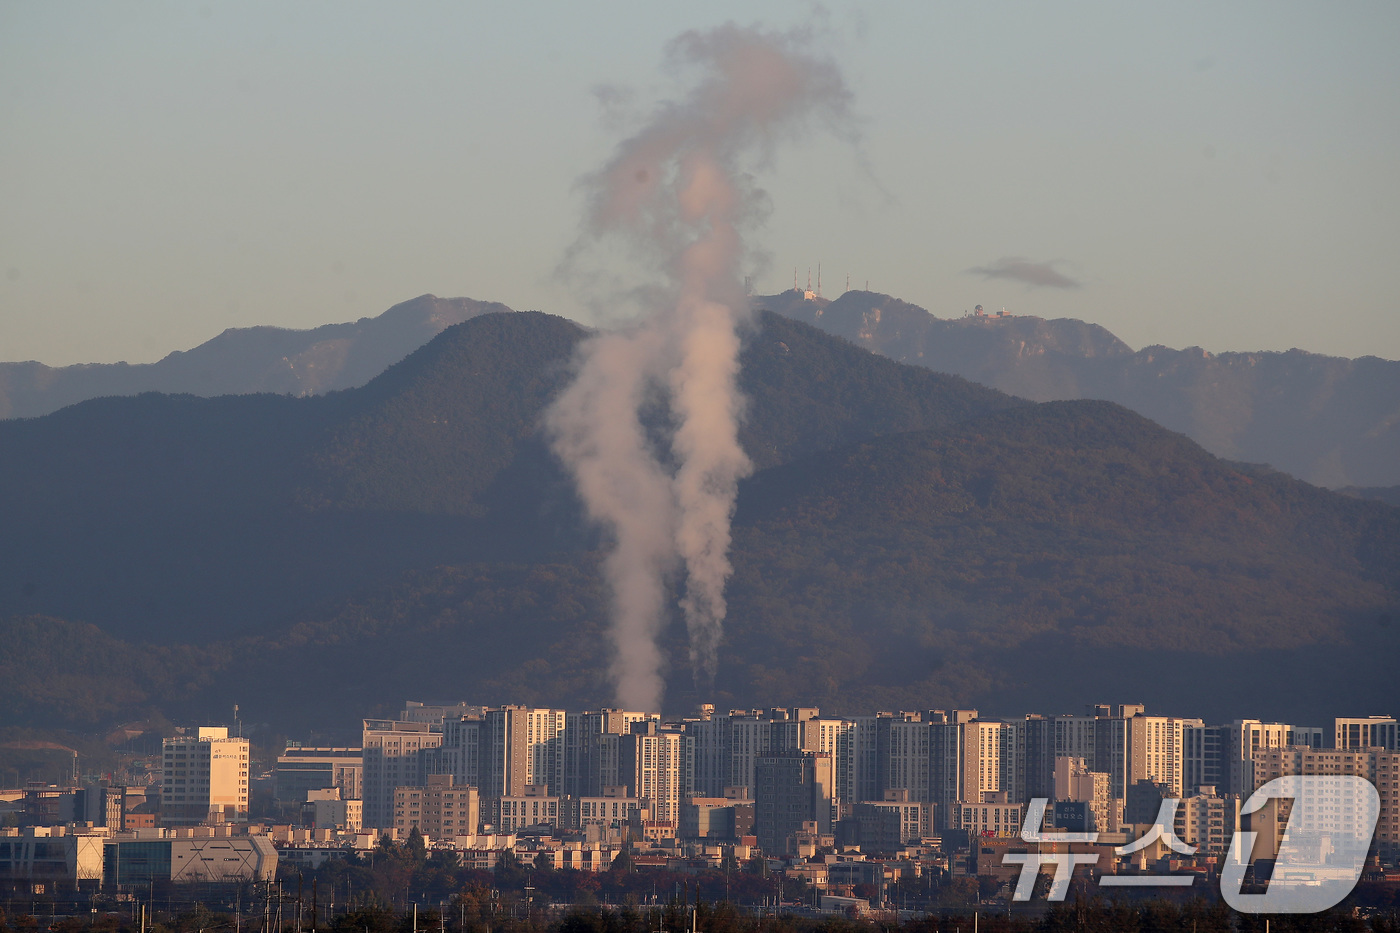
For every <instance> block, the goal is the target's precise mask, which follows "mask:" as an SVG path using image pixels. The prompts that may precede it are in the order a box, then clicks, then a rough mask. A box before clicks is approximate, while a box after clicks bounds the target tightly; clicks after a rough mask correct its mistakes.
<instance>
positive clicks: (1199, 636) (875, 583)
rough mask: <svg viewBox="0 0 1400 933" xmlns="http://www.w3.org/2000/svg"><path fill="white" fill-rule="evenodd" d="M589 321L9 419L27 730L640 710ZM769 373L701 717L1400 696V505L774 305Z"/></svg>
mask: <svg viewBox="0 0 1400 933" xmlns="http://www.w3.org/2000/svg"><path fill="white" fill-rule="evenodd" d="M583 334H584V331H583V330H582V329H581V328H579V327H578V325H576V324H574V323H573V322H570V321H566V320H564V319H562V318H558V317H554V316H551V315H545V314H541V313H538V312H512V313H509V314H497V315H482V316H479V317H476V318H473V319H471V320H468V321H465V322H463V323H460V324H457V325H453V326H451V327H449V328H447V329H446V330H444V331H443V332H442V333H441V334H440V335H439V336H438V337H436V338H434V340H433V341H432V342H430V343H429V344H428V345H426V346H424V347H422V348H420V349H419V350H417V351H415V352H414V353H412V354H410V355H409V356H408V357H406V358H405V359H404V360H403V361H402V362H400V363H399V364H396V366H394V367H391V368H390V369H389V370H388V371H386V372H385V373H383V374H381V375H380V376H379V377H376V379H375V380H371V382H370V383H368V384H366V385H365V386H363V387H359V388H355V389H347V390H342V391H339V392H333V393H329V394H327V395H323V396H312V397H305V398H294V397H289V396H285V395H252V396H225V397H221V398H215V399H201V398H196V397H192V396H159V395H151V396H140V397H134V398H107V399H97V400H92V401H89V402H85V403H82V404H80V405H76V406H72V407H70V408H67V409H64V410H63V411H60V412H58V413H55V414H53V415H49V416H46V417H44V418H37V419H27V420H11V421H5V422H0V521H3V522H4V523H5V527H6V528H7V529H8V530H9V531H10V534H9V535H8V536H6V537H5V538H3V539H0V638H3V639H4V644H5V645H6V649H7V650H6V652H4V656H3V658H0V713H3V714H4V715H5V716H8V717H12V718H13V719H16V720H20V719H23V720H25V721H28V722H31V723H32V722H39V721H43V722H48V723H68V724H74V723H87V724H97V723H103V722H108V721H114V720H117V719H120V718H135V717H138V716H142V715H145V714H147V713H153V712H162V711H164V712H166V713H167V714H168V713H170V712H174V711H175V710H176V709H178V710H180V711H182V712H183V714H184V715H185V716H194V715H215V714H217V713H218V711H219V710H222V709H225V708H227V706H228V704H229V703H230V702H239V703H240V705H242V706H243V708H244V709H245V710H247V714H248V716H249V718H252V719H256V720H258V721H265V722H274V721H277V722H282V723H285V724H286V725H287V726H289V727H290V726H296V727H299V728H300V727H307V726H312V725H315V724H317V723H318V722H321V723H324V721H325V720H326V719H327V718H328V717H335V716H344V715H345V712H346V710H347V709H353V710H354V713H353V715H359V714H360V712H359V711H360V710H374V709H380V708H385V706H386V704H388V705H392V704H394V703H396V702H398V701H399V700H401V699H402V695H403V694H405V693H406V692H416V693H434V694H443V695H447V694H457V693H460V692H461V684H463V683H470V684H471V685H472V690H473V692H474V694H475V696H474V699H476V700H479V701H481V702H526V703H541V704H549V705H557V706H569V707H573V706H583V705H589V706H595V705H607V704H610V703H611V702H612V697H611V690H610V686H609V684H608V682H607V679H606V671H607V670H608V666H609V656H608V651H609V648H608V644H609V642H608V640H607V638H606V636H605V629H606V600H605V598H604V591H603V588H602V583H601V578H600V575H599V573H598V572H597V562H598V561H599V559H600V557H601V555H600V553H599V546H600V536H599V534H598V532H597V531H596V530H595V529H591V528H589V527H588V526H587V525H586V523H585V522H584V521H583V519H582V517H581V516H582V513H581V509H580V507H579V504H578V502H577V499H576V497H575V496H574V494H573V489H572V484H571V483H570V482H569V480H568V477H567V475H566V474H565V473H564V471H563V469H562V467H560V465H559V464H558V463H557V462H556V461H555V460H554V458H553V457H552V455H551V454H550V452H549V448H548V443H547V439H546V438H545V437H544V436H543V435H542V433H541V430H540V419H539V412H540V411H541V410H542V407H543V405H545V404H547V401H548V399H549V398H550V397H552V392H554V391H557V389H558V387H559V386H561V385H562V384H563V382H564V381H565V380H566V379H567V378H568V374H569V372H570V366H571V365H572V364H571V360H572V353H573V348H574V347H575V346H576V345H577V342H578V340H580V339H581V338H582V336H583ZM742 380H743V383H742V384H743V388H744V391H745V392H746V393H747V394H748V396H749V399H750V401H749V406H748V415H747V420H746V421H745V423H744V425H743V428H742V431H743V438H744V444H745V446H746V449H748V450H749V451H750V455H751V456H752V457H753V459H754V461H755V466H756V472H755V474H754V476H752V477H751V478H749V479H748V480H746V481H744V482H743V483H742V484H741V487H740V497H739V502H738V510H737V513H736V516H735V523H734V548H733V552H732V555H731V558H732V561H733V564H734V567H735V574H734V577H733V578H732V581H731V585H730V588H729V592H728V598H729V604H730V617H729V621H728V622H727V624H726V625H727V627H726V636H725V641H724V643H723V645H722V646H721V666H720V675H719V678H718V680H717V681H716V682H715V683H714V684H713V685H706V684H703V683H695V682H693V681H692V679H691V677H690V675H689V672H688V664H687V660H686V657H687V652H686V646H685V643H684V634H683V630H684V629H683V626H681V625H679V624H671V625H669V626H668V627H667V629H666V632H665V634H664V636H663V643H662V648H663V651H664V653H665V655H666V657H667V658H668V660H669V665H670V684H671V689H670V693H669V694H668V697H667V708H668V709H669V710H676V711H681V710H686V709H689V708H691V707H693V705H694V703H696V702H699V701H702V700H703V701H708V702H717V703H718V704H720V705H728V706H733V707H755V706H766V705H784V704H791V703H801V704H811V705H821V706H823V707H826V708H828V709H831V710H833V711H849V712H857V711H860V710H862V709H864V710H866V711H869V710H871V709H875V708H889V709H900V708H928V707H933V706H940V705H945V706H947V705H951V706H975V707H977V708H981V709H983V710H984V711H1000V710H1006V711H1007V712H1008V713H1012V712H1015V705H1016V704H1017V703H1021V702H1024V703H1025V704H1026V705H1025V706H1024V709H1044V710H1048V711H1055V710H1062V709H1066V708H1070V709H1072V708H1075V707H1076V706H1079V705H1082V702H1089V701H1090V699H1091V698H1089V697H1086V696H1085V695H1084V694H1085V691H1086V690H1088V691H1092V692H1093V693H1094V694H1095V696H1096V697H1099V698H1101V697H1102V695H1103V693H1104V691H1105V690H1107V689H1108V685H1109V684H1112V683H1119V684H1120V687H1117V688H1115V689H1130V690H1131V691H1132V692H1133V694H1134V696H1135V698H1142V699H1147V701H1148V702H1150V703H1153V704H1154V706H1156V707H1158V708H1162V707H1167V708H1174V709H1177V710H1181V711H1182V712H1189V713H1191V714H1199V715H1216V714H1220V715H1226V714H1229V715H1236V716H1237V715H1244V714H1246V712H1248V713H1249V714H1253V713H1254V712H1255V711H1258V712H1261V713H1263V714H1265V715H1276V716H1280V717H1288V716H1292V717H1294V718H1295V719H1296V718H1298V717H1300V716H1305V715H1306V714H1307V711H1308V710H1312V709H1316V708H1319V707H1321V706H1323V705H1324V704H1326V703H1327V702H1329V698H1335V697H1342V698H1344V699H1345V701H1346V703H1347V704H1348V705H1350V704H1352V703H1353V702H1356V703H1365V704H1371V703H1375V702H1379V701H1380V700H1383V699H1384V698H1385V696H1387V695H1388V694H1387V693H1386V691H1387V690H1388V689H1389V688H1388V684H1389V682H1390V680H1389V675H1388V674H1387V673H1385V672H1386V671H1387V670H1388V669H1389V666H1393V664H1394V663H1395V662H1396V660H1397V659H1400V645H1397V640H1398V639H1400V626H1397V625H1395V624H1394V620H1395V619H1397V618H1400V511H1397V510H1396V509H1395V508H1394V507H1392V506H1388V505H1385V504H1383V503H1380V502H1372V501H1366V500H1361V499H1355V498H1348V497H1345V496H1342V495H1338V494H1335V493H1332V492H1328V491H1326V490H1322V489H1318V488H1316V487H1312V486H1309V485H1308V484H1306V483H1302V482H1299V481H1297V480H1294V479H1292V478H1290V477H1288V476H1286V475H1284V474H1281V473H1276V472H1275V473H1271V472H1268V471H1266V470H1262V469H1259V468H1255V467H1250V466H1247V465H1242V464H1237V463H1230V462H1226V461H1222V460H1220V459H1219V458H1217V457H1215V456H1214V455H1212V454H1210V453H1209V452H1207V451H1205V450H1203V449H1201V448H1200V447H1199V446H1198V445H1196V444H1195V443H1194V442H1193V441H1191V440H1190V439H1189V438H1187V437H1185V436H1184V435H1181V434H1179V433H1176V432H1172V431H1169V430H1167V429H1165V428H1162V427H1161V426H1159V425H1157V424H1155V423H1153V422H1151V421H1149V420H1148V419H1146V418H1144V417H1142V416H1141V415H1138V414H1135V413H1133V412H1131V411H1129V410H1127V409H1125V408H1123V407H1122V406H1119V405H1116V404H1113V403H1109V402H1099V401H1083V400H1071V401H1060V402H1051V403H1040V404H1034V403H1029V402H1025V401H1023V400H1019V399H1015V398H1012V397H1010V396H1007V395H1005V394H1003V393H1000V392H997V391H996V390H994V389H990V388H987V387H984V386H981V385H977V384H975V383H971V382H968V381H967V380H965V379H962V378H960V377H957V376H950V375H945V374H941V373H936V372H932V371H930V370H928V369H925V368H920V367H915V366H909V365H905V364H900V363H897V362H895V361H893V360H890V359H888V358H884V357H880V356H876V355H873V354H871V353H870V352H868V351H866V350H863V349H861V348H859V347H857V346H855V345H853V344H851V343H850V342H848V341H845V340H844V339H840V338H836V337H833V336H831V335H828V334H824V333H822V332H821V331H819V330H817V329H815V328H813V327H810V326H808V325H805V324H802V323H800V322H797V321H794V320H791V319H789V318H784V317H782V316H780V315H778V314H776V313H760V314H759V315H757V318H756V321H755V324H754V327H753V329H751V330H750V331H748V332H747V334H746V342H745V348H744V367H743V376H742ZM674 609H675V607H674V606H673V607H672V610H673V611H674ZM675 621H676V620H674V619H673V622H675ZM1362 646H1364V649H1365V650H1359V649H1360V648H1361V647H1362ZM1164 659H1170V663H1168V662H1167V661H1166V660H1164ZM1260 659H1265V660H1266V661H1267V664H1266V666H1265V667H1263V668H1261V667H1260V664H1261V663H1262V662H1261V661H1260ZM56 664H62V665H65V666H64V667H63V669H62V677H57V675H55V676H54V677H50V676H49V674H50V672H54V671H55V665H56ZM113 665H115V666H116V667H117V668H119V670H114V667H113ZM123 671H126V672H127V673H123ZM1128 671H1135V672H1136V673H1135V674H1134V675H1133V676H1129V675H1128V674H1127V673H1126V672H1128ZM1277 672H1286V673H1287V675H1288V678H1287V679H1286V680H1282V681H1281V680H1280V679H1279V676H1276V674H1277ZM1207 676H1209V677H1211V678H1215V679H1216V680H1218V681H1219V683H1218V684H1215V685H1213V686H1210V687H1209V688H1208V690H1207V688H1206V687H1205V686H1204V683H1205V682H1204V681H1202V680H1201V678H1202V677H1207ZM1309 676H1310V677H1311V679H1310V680H1309V679H1308V677H1309ZM1115 677H1116V678H1118V680H1117V681H1114V679H1113V678H1115ZM84 685H87V686H84ZM1202 691H1207V692H1206V693H1203V692H1202ZM1329 691H1330V692H1329ZM1378 698H1379V699H1378ZM1232 704H1233V705H1232ZM1266 711H1267V712H1266Z"/></svg>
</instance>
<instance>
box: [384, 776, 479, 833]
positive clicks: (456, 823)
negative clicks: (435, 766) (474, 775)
mask: <svg viewBox="0 0 1400 933" xmlns="http://www.w3.org/2000/svg"><path fill="white" fill-rule="evenodd" d="M393 813H394V816H393V825H394V829H396V830H398V831H399V833H400V834H405V833H407V832H409V830H411V829H412V828H413V827H414V826H417V827H418V831H419V832H420V833H422V834H423V835H425V836H432V837H433V838H437V837H439V836H466V835H472V834H475V833H476V831H477V829H478V828H479V826H480V824H481V798H480V796H479V795H478V793H477V790H476V788H475V787H471V786H470V785H468V786H464V787H463V786H457V785H456V784H455V783H454V781H453V777H452V775H450V774H430V775H428V783H426V784H422V785H414V786H410V787H396V788H394V803H393Z"/></svg>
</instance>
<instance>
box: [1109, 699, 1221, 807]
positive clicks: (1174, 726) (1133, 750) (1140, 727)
mask: <svg viewBox="0 0 1400 933" xmlns="http://www.w3.org/2000/svg"><path fill="white" fill-rule="evenodd" d="M1127 723H1128V750H1129V757H1128V774H1127V781H1128V784H1130V785H1131V784H1135V783H1137V782H1138V781H1155V782H1157V783H1159V784H1165V785H1167V787H1168V788H1169V789H1170V790H1171V796H1173V797H1181V796H1182V795H1183V793H1184V789H1185V783H1186V782H1185V778H1186V754H1185V744H1184V742H1183V732H1184V730H1185V728H1186V727H1187V726H1191V727H1194V728H1199V727H1200V726H1202V725H1203V723H1202V722H1201V720H1199V719H1178V718H1176V717H1175V716H1148V715H1147V714H1146V713H1139V714H1137V715H1136V716H1134V717H1132V718H1131V719H1129V720H1127Z"/></svg>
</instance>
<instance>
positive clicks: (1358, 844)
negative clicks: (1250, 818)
mask: <svg viewBox="0 0 1400 933" xmlns="http://www.w3.org/2000/svg"><path fill="white" fill-rule="evenodd" d="M1284 801H1291V806H1290V807H1288V808H1287V809H1285V810H1283V811H1279V810H1278V809H1276V808H1278V807H1281V806H1284V804H1283V802H1284ZM1046 802H1047V801H1046V799H1045V798H1043V797H1037V798H1036V799H1034V800H1032V801H1030V803H1029V804H1028V805H1027V806H1026V819H1025V822H1024V823H1022V825H1021V839H1022V840H1023V841H1025V842H1029V843H1095V842H1098V839H1099V834H1098V833H1096V832H1092V833H1042V832H1041V831H1040V827H1041V826H1042V825H1043V822H1044V819H1045V805H1046ZM1180 802H1181V801H1180V800H1179V799H1178V798H1168V799H1166V800H1163V801H1162V805H1161V808H1160V809H1159V810H1158V811H1157V819H1156V821H1155V822H1154V823H1153V824H1152V827H1151V828H1150V829H1149V830H1148V831H1147V833H1145V834H1144V835H1143V836H1142V837H1141V838H1139V839H1136V840H1134V841H1132V842H1129V843H1127V844H1126V845H1121V846H1116V847H1114V850H1113V852H1114V854H1115V855H1131V854H1133V853H1134V852H1138V851H1141V850H1142V849H1145V848H1147V847H1148V846H1150V845H1152V844H1153V843H1156V842H1160V843H1161V844H1163V845H1165V846H1166V847H1167V848H1168V849H1170V850H1171V851H1173V852H1177V853H1180V854H1182V855H1194V854H1195V853H1196V847H1195V846H1193V845H1189V844H1187V843H1185V842H1183V841H1182V840H1181V839H1179V838H1178V837H1177V836H1176V833H1175V831H1174V830H1173V827H1174V825H1175V822H1176V808H1177V806H1178V804H1180ZM1270 804H1273V805H1274V806H1273V808H1269V809H1265V808H1266V807H1269V805H1270ZM1380 810H1381V801H1380V795H1379V794H1378V793H1377V792H1376V788H1375V787H1374V786H1373V785H1372V784H1371V782H1370V781H1367V780H1366V779H1365V778H1362V777H1357V776H1355V775H1340V774H1339V775H1311V774H1308V775H1294V776H1290V777H1281V778H1276V779H1274V780H1272V781H1270V782H1268V783H1267V784H1265V785H1264V786H1263V787H1260V788H1259V789H1258V790H1256V791H1255V792H1254V793H1253V794H1251V795H1250V797H1249V800H1247V801H1246V802H1245V804H1244V806H1243V807H1242V808H1241V810H1240V813H1241V815H1249V814H1253V815H1254V817H1255V819H1256V820H1260V821H1264V824H1263V825H1264V826H1270V822H1272V823H1273V824H1274V825H1275V826H1276V825H1277V822H1278V817H1277V814H1278V813H1279V812H1283V813H1285V814H1286V823H1285V825H1284V828H1283V838H1282V839H1281V840H1280V842H1279V844H1278V856H1277V858H1276V859H1275V861H1274V870H1273V874H1272V875H1271V876H1270V878H1269V883H1268V887H1267V889H1266V890H1265V892H1264V893H1263V894H1245V893H1243V891H1242V890H1241V888H1242V887H1243V883H1244V876H1245V868H1246V867H1247V865H1248V864H1249V861H1250V856H1251V854H1252V853H1253V850H1254V847H1255V843H1256V841H1258V840H1259V837H1260V836H1261V835H1266V834H1264V833H1262V832H1261V829H1262V828H1263V827H1260V828H1256V829H1253V830H1250V831H1241V832H1237V833H1235V835H1234V838H1233V839H1232V840H1231V842H1230V852H1229V855H1227V856H1226V859H1225V864H1224V866H1223V868H1222V869H1221V872H1220V896H1221V897H1222V898H1224V900H1225V903H1226V904H1229V905H1230V906H1231V907H1233V908H1234V909H1235V910H1238V911H1241V912H1243V913H1255V914H1285V913H1287V914H1309V913H1317V912H1318V911H1322V910H1326V909H1327V908H1329V907H1333V906H1335V905H1336V904H1338V903H1340V902H1341V900H1342V899H1343V898H1345V897H1346V896H1347V895H1348V894H1350V893H1351V891H1352V889H1353V888H1355V887H1356V882H1357V881H1358V880H1359V879H1360V878H1361V870H1362V868H1363V867H1364V865H1365V862H1366V852H1367V851H1368V850H1369V849H1370V846H1371V836H1372V834H1373V833H1374V832H1375V830H1376V821H1377V819H1378V818H1379V817H1380ZM1261 811H1262V812H1261ZM1270 829H1271V830H1272V829H1273V827H1272V826H1270ZM1269 835H1271V833H1270V834H1269ZM1267 841H1268V840H1267V838H1266V843H1267ZM1268 854H1269V855H1272V854H1273V852H1272V847H1270V850H1269V852H1268ZM1098 861H1099V853H1091V852H1026V853H1022V852H1008V853H1006V854H1005V855H1004V856H1002V864H1003V865H1020V866H1021V871H1020V875H1019V876H1018V877H1017V879H1016V889H1015V891H1014V892H1012V900H1016V901H1028V900H1030V897H1031V891H1032V890H1033V888H1034V885H1035V879H1036V876H1037V875H1038V874H1039V873H1040V868H1041V866H1045V865H1053V866H1054V868H1055V873H1054V875H1053V877H1052V878H1051V883H1050V891H1049V894H1048V898H1049V900H1052V901H1062V900H1064V899H1065V895H1066V894H1067V893H1068V892H1069V882H1070V878H1071V877H1072V876H1073V874H1074V869H1075V868H1076V867H1077V866H1079V865H1097V864H1098ZM1195 881H1196V876H1195V875H1194V874H1186V875H1100V876H1099V886H1100V887H1106V888H1107V887H1139V886H1155V887H1189V886H1191V885H1192V884H1194V883H1195Z"/></svg>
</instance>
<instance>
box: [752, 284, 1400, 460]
mask: <svg viewBox="0 0 1400 933" xmlns="http://www.w3.org/2000/svg"><path fill="white" fill-rule="evenodd" d="M755 301H756V304H758V305H759V306H762V307H770V308H771V309H772V310H774V311H777V312H778V313H781V314H784V315H787V316H789V317H793V318H795V319H797V320H802V321H804V322H805V323H810V324H812V325H813V326H816V327H819V328H821V329H822V330H825V331H827V332H828V333H832V334H835V335H837V336H840V337H843V338H845V339H847V340H850V341H851V342H853V343H855V344H857V345H859V346H863V347H865V348H866V349H868V350H871V351H872V352H875V353H880V354H882V355H884V356H888V357H890V358H891V359H897V360H899V361H901V362H905V363H910V364H912V365H918V366H924V367H926V368H930V369H934V370H937V371H939V372H948V373H954V374H957V375H960V376H964V377H965V378H968V379H972V380H973V381H976V382H980V383H982V384H984V385H988V386H991V387H993V388H996V389H1000V390H1001V391H1003V392H1007V393H1009V394H1011V395H1016V396H1019V397H1022V398H1027V399H1030V400H1032V401H1037V402H1045V401H1057V400H1064V399H1075V398H1090V399H1104V400H1107V401H1113V402H1117V403H1119V404H1122V405H1125V406H1127V407H1128V408H1131V409H1132V410H1134V411H1137V412H1139V413H1141V414H1143V415H1146V416H1147V417H1149V418H1151V419H1152V420H1154V421H1156V422H1158V423H1159V424H1162V425H1163V426H1165V427H1168V428H1170V429H1172V430H1174V431H1180V432H1182V433H1184V434H1187V435H1188V436H1190V437H1192V438H1193V439H1195V440H1196V441H1197V442H1198V443H1200V444H1201V445H1202V446H1204V447H1205V448H1206V449H1207V450H1209V451H1211V452H1212V453H1214V454H1216V455H1217V456H1221V457H1226V458H1228V459H1232V460H1243V461H1247V462H1254V463H1267V464H1269V465H1271V466H1273V467H1274V468H1276V469H1279V470H1283V471H1285V472H1287V473H1290V474H1292V475H1294V476H1297V477H1299V478H1301V479H1304V480H1307V481H1308V482H1311V483H1314V484H1315V485H1319V486H1327V487H1329V488H1337V487H1343V486H1362V487H1370V486H1390V485H1395V484H1397V483H1400V362H1395V361H1390V360H1383V359H1380V358H1378V357H1359V358H1357V359H1346V358H1343V357H1330V356H1324V355H1322V354H1317V353H1310V352H1308V351H1305V350H1298V349H1293V350H1288V351H1283V352H1273V351H1254V352H1223V353H1209V352H1207V351H1205V350H1203V349H1201V348H1200V347H1187V348H1185V349H1180V350H1177V349H1171V348H1168V347H1160V346H1151V347H1144V348H1142V349H1140V350H1137V351H1134V350H1132V349H1131V348H1130V347H1128V346H1127V344H1124V343H1123V342H1122V341H1121V340H1119V339H1118V338H1117V337H1115V336H1113V335H1112V334H1111V333H1109V332H1108V331H1107V330H1106V329H1104V328H1102V327H1100V326H1099V325H1096V324H1087V323H1085V322H1083V321H1078V320H1076V319H1073V318H1059V319H1054V320H1047V319H1044V318H1039V317H1035V316H1023V315H1014V316H1006V317H1000V316H997V315H987V316H980V317H979V316H971V317H964V318H951V319H949V318H937V317H934V316H933V315H932V314H930V313H929V312H928V311H926V310H924V309H923V308H920V307H918V306H917V305H912V304H910V303H908V302H904V301H901V300H899V299H897V298H892V297H890V296H888V295H882V294H879V293H877V292H863V291H856V292H846V293H845V294H843V295H842V296H841V297H839V298H837V299H835V300H832V301H827V300H825V299H817V300H806V299H804V296H803V294H802V293H801V292H797V291H789V292H783V293H780V294H779V295H773V296H764V297H760V298H757V299H756V300H755Z"/></svg>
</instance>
